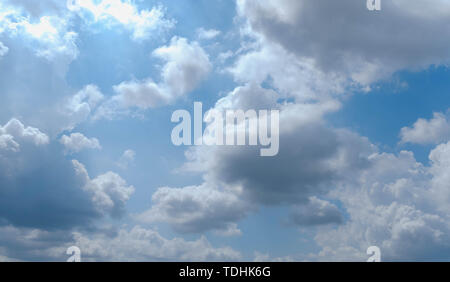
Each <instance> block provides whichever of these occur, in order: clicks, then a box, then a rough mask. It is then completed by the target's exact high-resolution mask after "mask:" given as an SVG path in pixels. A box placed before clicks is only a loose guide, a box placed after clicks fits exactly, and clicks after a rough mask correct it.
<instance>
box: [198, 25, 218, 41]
mask: <svg viewBox="0 0 450 282" xmlns="http://www.w3.org/2000/svg"><path fill="white" fill-rule="evenodd" d="M196 32H197V37H198V38H199V39H207V40H210V39H214V38H216V37H217V36H219V35H220V34H221V31H220V30H216V29H204V28H203V27H201V28H199V29H197V31H196Z"/></svg>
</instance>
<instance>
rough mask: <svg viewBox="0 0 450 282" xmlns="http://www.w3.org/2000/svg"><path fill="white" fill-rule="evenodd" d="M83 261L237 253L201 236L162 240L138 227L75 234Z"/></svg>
mask: <svg viewBox="0 0 450 282" xmlns="http://www.w3.org/2000/svg"><path fill="white" fill-rule="evenodd" d="M74 244H75V245H77V246H79V247H80V249H81V250H82V252H83V256H84V258H85V259H86V260H95V261H236V260H238V259H240V257H241V255H240V253H239V252H237V251H235V250H233V249H231V248H229V247H222V248H214V247H213V246H211V244H210V243H209V242H208V240H207V239H206V238H205V237H201V238H200V239H198V240H195V241H185V240H184V239H181V238H174V239H166V238H164V237H162V236H161V235H160V234H159V233H158V232H156V231H154V230H151V229H144V228H142V227H139V226H135V227H133V228H132V229H131V230H130V231H127V230H120V231H119V232H118V234H117V236H114V237H112V238H111V237H109V236H105V235H102V234H95V235H93V236H85V235H82V234H79V233H76V234H75V242H74Z"/></svg>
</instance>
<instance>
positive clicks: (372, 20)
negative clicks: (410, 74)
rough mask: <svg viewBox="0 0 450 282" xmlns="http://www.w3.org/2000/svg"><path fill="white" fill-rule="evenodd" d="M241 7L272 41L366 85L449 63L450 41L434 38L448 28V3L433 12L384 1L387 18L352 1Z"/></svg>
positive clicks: (248, 1)
mask: <svg viewBox="0 0 450 282" xmlns="http://www.w3.org/2000/svg"><path fill="white" fill-rule="evenodd" d="M237 6H238V11H239V13H240V15H241V16H242V17H244V18H245V19H246V20H248V22H249V24H250V26H251V28H252V30H254V31H255V32H257V33H259V34H261V35H263V36H264V38H266V39H267V40H269V41H272V42H276V43H279V44H281V45H282V46H283V47H284V48H285V49H286V50H289V51H290V52H292V53H293V54H295V55H296V56H298V57H300V58H310V59H312V60H313V61H314V63H315V64H316V65H317V66H318V67H319V68H320V69H322V70H324V71H327V72H337V73H342V74H345V75H347V76H349V77H351V78H352V79H353V80H354V81H356V82H358V83H361V84H370V83H372V82H374V81H376V80H378V79H380V78H387V77H389V75H390V74H392V73H393V72H395V71H397V70H401V69H406V68H408V69H419V68H424V67H427V66H429V65H433V64H436V65H439V64H446V63H447V62H448V60H449V55H450V54H449V51H448V50H449V48H448V47H449V45H450V40H448V38H449V36H446V35H444V36H441V35H438V34H437V33H436V32H435V31H436V30H441V29H442V27H443V26H447V25H448V21H447V19H448V13H449V12H448V11H449V10H450V5H449V3H448V2H446V1H437V2H436V3H435V4H434V5H432V6H431V7H430V5H429V4H428V2H427V1H426V0H420V1H414V3H412V4H411V3H410V1H407V0H394V1H385V2H384V3H383V12H382V13H370V12H369V11H367V9H366V1H358V2H355V1H352V0H344V1H296V0H282V1H273V0H264V1H258V0H237ZM324 19H326V20H324ZM444 32H446V31H444ZM399 34H400V36H399ZM417 34H423V35H424V36H425V37H422V38H418V37H417Z"/></svg>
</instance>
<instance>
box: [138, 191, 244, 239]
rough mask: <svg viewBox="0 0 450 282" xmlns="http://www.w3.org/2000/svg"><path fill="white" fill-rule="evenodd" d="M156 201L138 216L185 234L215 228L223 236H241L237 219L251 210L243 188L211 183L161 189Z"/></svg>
mask: <svg viewBox="0 0 450 282" xmlns="http://www.w3.org/2000/svg"><path fill="white" fill-rule="evenodd" d="M152 202H153V206H152V208H151V209H149V210H148V211H146V212H144V213H142V214H140V215H138V216H137V219H138V220H140V221H142V222H146V223H151V222H165V223H169V224H170V225H171V226H172V227H173V228H174V229H175V230H176V231H178V232H182V233H201V232H205V231H208V230H214V231H216V233H217V234H219V235H223V236H233V235H239V234H240V231H239V230H238V229H237V226H236V224H235V222H236V221H237V220H239V219H241V218H242V217H244V216H245V215H246V213H247V212H248V211H249V210H251V205H249V204H248V203H246V202H245V201H242V200H241V195H240V193H239V190H236V189H232V188H228V189H220V188H219V187H217V186H216V185H214V184H209V183H203V184H202V185H200V186H189V187H184V188H169V187H163V188H159V189H158V191H156V192H155V193H154V194H153V196H152Z"/></svg>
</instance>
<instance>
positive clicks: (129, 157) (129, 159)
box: [117, 150, 136, 169]
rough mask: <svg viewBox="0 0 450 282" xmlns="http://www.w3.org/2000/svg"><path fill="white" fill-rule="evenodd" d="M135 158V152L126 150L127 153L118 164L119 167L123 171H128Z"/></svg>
mask: <svg viewBox="0 0 450 282" xmlns="http://www.w3.org/2000/svg"><path fill="white" fill-rule="evenodd" d="M135 157H136V152H135V151H133V150H126V151H125V152H123V154H122V156H121V157H120V159H119V161H118V162H117V166H118V167H120V168H122V169H127V168H128V166H129V165H130V164H132V163H133V162H134V159H135Z"/></svg>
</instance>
